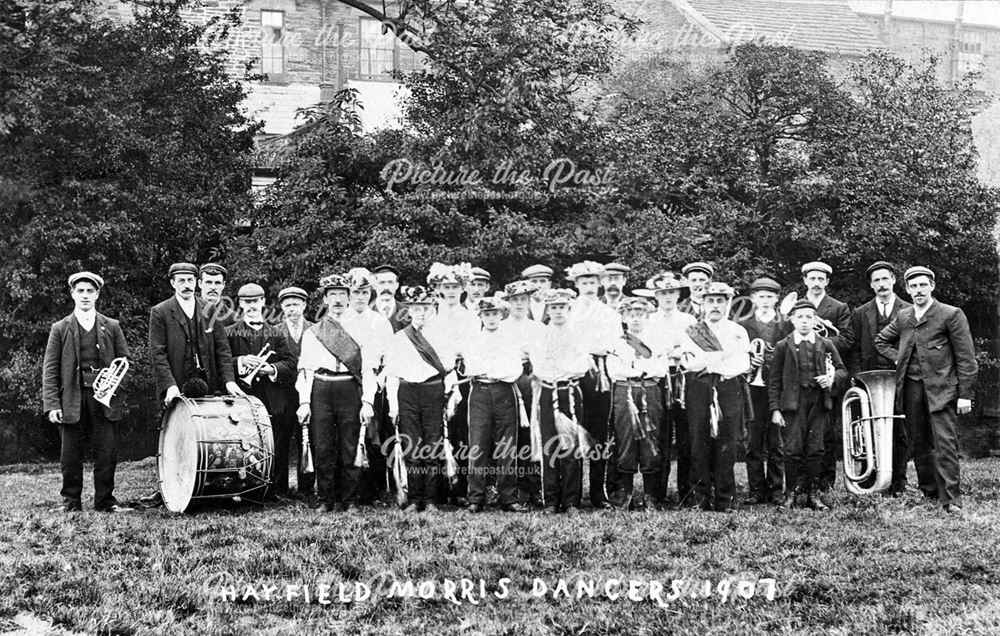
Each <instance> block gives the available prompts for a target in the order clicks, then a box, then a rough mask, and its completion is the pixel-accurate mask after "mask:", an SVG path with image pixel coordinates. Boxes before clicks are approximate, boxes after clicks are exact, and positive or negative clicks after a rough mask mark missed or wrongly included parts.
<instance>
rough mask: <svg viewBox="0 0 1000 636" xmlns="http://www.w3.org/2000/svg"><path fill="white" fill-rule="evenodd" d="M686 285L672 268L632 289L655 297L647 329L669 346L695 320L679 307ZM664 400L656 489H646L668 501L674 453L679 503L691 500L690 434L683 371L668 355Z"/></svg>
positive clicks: (656, 496) (684, 296)
mask: <svg viewBox="0 0 1000 636" xmlns="http://www.w3.org/2000/svg"><path fill="white" fill-rule="evenodd" d="M688 293H689V291H688V285H687V283H686V282H685V281H683V280H681V279H679V278H677V276H676V275H675V274H674V273H673V272H666V271H664V272H660V273H659V274H656V275H655V276H653V277H652V278H650V279H649V280H647V281H646V286H645V287H644V288H642V289H637V290H635V294H636V296H641V297H644V298H653V299H655V300H656V304H657V309H656V312H655V313H654V314H653V315H652V316H650V318H649V324H648V325H647V326H646V330H647V331H649V332H652V333H657V334H661V335H662V336H663V337H664V338H665V339H666V341H667V342H668V343H669V345H668V347H667V348H668V350H669V351H673V348H674V346H676V345H678V344H680V342H681V340H682V339H683V336H684V331H685V330H686V329H687V328H688V327H690V326H691V325H693V324H695V323H696V322H698V319H697V318H695V317H694V315H693V314H690V313H688V312H686V311H681V310H680V309H679V308H678V302H679V301H681V300H683V299H684V298H686V297H687V295H688ZM660 387H661V390H662V393H663V401H664V419H663V426H662V428H661V438H660V449H661V450H662V451H663V461H662V462H661V463H660V474H659V476H658V478H657V481H656V487H655V489H654V490H653V491H652V492H651V493H649V494H650V495H651V496H652V497H653V499H654V500H655V501H656V502H657V503H660V504H666V503H667V502H668V497H667V490H668V486H667V485H668V482H669V481H670V457H671V454H672V453H673V452H676V454H677V501H678V503H679V504H680V505H682V506H690V505H691V504H692V503H693V498H692V496H691V436H690V433H689V429H688V420H687V411H685V410H684V391H683V388H684V373H683V371H681V370H680V367H679V365H678V364H677V359H676V358H674V357H671V358H670V373H669V375H667V376H664V379H663V382H662V383H661V385H660Z"/></svg>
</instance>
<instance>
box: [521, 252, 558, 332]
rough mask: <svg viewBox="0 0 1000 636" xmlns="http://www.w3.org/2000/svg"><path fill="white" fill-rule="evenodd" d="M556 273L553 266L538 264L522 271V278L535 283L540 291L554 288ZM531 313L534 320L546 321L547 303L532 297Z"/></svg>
mask: <svg viewBox="0 0 1000 636" xmlns="http://www.w3.org/2000/svg"><path fill="white" fill-rule="evenodd" d="M554 274H555V272H553V271H552V268H551V267H549V266H547V265H542V264H536V265H531V266H530V267H526V268H525V269H524V271H522V272H521V278H523V279H524V280H526V281H530V282H531V283H533V284H534V285H535V289H536V290H537V291H538V292H544V291H545V290H547V289H552V276H553V275H554ZM529 315H530V316H531V318H532V319H533V320H537V321H538V322H540V323H545V322H546V319H545V318H546V317H545V303H543V302H542V301H541V300H540V299H535V298H532V299H531V310H530V312H529Z"/></svg>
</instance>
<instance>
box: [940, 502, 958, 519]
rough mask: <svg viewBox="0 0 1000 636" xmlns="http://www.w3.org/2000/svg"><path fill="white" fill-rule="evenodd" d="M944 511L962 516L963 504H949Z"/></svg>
mask: <svg viewBox="0 0 1000 636" xmlns="http://www.w3.org/2000/svg"><path fill="white" fill-rule="evenodd" d="M944 511H945V512H947V513H948V514H950V515H955V516H956V517H961V516H962V506H960V505H958V504H948V505H946V506H945V507H944Z"/></svg>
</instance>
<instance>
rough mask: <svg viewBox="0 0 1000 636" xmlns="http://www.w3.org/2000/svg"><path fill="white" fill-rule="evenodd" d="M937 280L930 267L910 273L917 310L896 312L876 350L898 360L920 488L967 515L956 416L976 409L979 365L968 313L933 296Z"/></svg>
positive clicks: (899, 401)
mask: <svg viewBox="0 0 1000 636" xmlns="http://www.w3.org/2000/svg"><path fill="white" fill-rule="evenodd" d="M934 278H935V276H934V272H932V271H931V270H930V269H928V268H927V267H921V266H917V267H911V268H910V269H908V270H906V273H905V274H903V279H904V280H905V281H906V291H907V293H908V294H909V295H910V298H911V299H912V300H913V306H912V307H907V308H905V309H902V310H900V312H899V313H898V314H896V317H895V318H893V320H892V322H890V323H889V325H888V326H887V327H886V328H885V329H883V330H882V332H881V333H879V334H878V335H877V336H876V337H875V347H876V348H877V349H878V351H879V353H881V354H882V355H883V356H885V357H887V358H889V359H890V360H895V361H896V408H897V409H901V410H902V411H903V413H904V414H905V415H906V430H907V432H908V437H909V439H910V455H911V456H912V457H913V464H914V465H915V466H916V469H917V485H918V487H919V488H920V490H921V491H922V492H923V493H924V495H925V496H926V497H929V498H932V499H933V498H936V499H938V500H939V501H940V502H941V505H942V506H944V509H945V510H946V511H947V512H949V513H955V514H961V513H962V492H961V484H960V473H959V464H958V434H957V430H956V429H957V426H958V416H959V415H964V414H966V413H969V412H971V411H972V399H973V397H974V396H975V394H976V379H977V375H978V373H979V365H978V364H977V362H976V351H975V348H974V347H973V344H972V336H971V335H970V333H969V321H968V320H966V318H965V313H963V312H962V310H961V309H959V308H958V307H953V306H951V305H946V304H944V303H942V302H940V301H938V300H937V299H935V298H934V288H935V280H934Z"/></svg>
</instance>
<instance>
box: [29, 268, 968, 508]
mask: <svg viewBox="0 0 1000 636" xmlns="http://www.w3.org/2000/svg"><path fill="white" fill-rule="evenodd" d="M630 272H631V270H630V268H629V267H627V266H625V265H623V264H620V263H608V264H606V265H601V264H599V263H596V262H592V261H585V262H581V263H577V264H575V265H573V266H572V267H570V268H568V269H567V270H566V276H565V278H566V280H567V282H568V283H569V284H571V285H572V288H555V287H553V277H554V273H555V272H554V271H553V270H552V269H551V268H549V267H547V266H545V265H533V266H531V267H528V268H527V269H525V270H524V271H523V272H522V273H521V279H520V280H516V281H513V282H510V283H508V284H506V285H504V286H503V287H502V289H499V290H497V291H496V293H494V294H492V295H491V294H490V290H491V288H492V287H493V281H492V279H491V276H490V274H489V272H487V271H485V270H483V269H482V268H477V267H471V266H469V265H468V264H459V265H444V264H441V263H435V264H434V265H433V266H432V267H431V269H430V272H429V275H428V276H427V280H426V285H421V286H412V287H403V288H400V285H399V273H398V271H397V270H396V269H395V268H394V267H392V266H391V265H381V266H379V267H376V268H374V269H373V270H371V271H369V270H366V269H362V268H355V269H352V270H351V271H349V272H347V273H345V274H331V275H328V276H325V277H323V278H322V279H321V280H320V281H319V286H318V290H317V292H318V295H319V297H320V298H321V300H322V305H321V307H320V309H321V311H320V312H318V314H317V316H316V317H317V321H316V322H315V323H313V322H310V321H308V320H306V318H305V314H306V308H307V303H308V301H309V297H310V294H309V293H307V292H306V291H305V290H304V289H302V288H299V287H287V288H285V289H282V290H281V291H280V292H279V293H278V296H277V304H278V306H280V314H277V315H276V316H274V315H273V314H272V315H269V313H268V312H267V307H266V293H265V290H264V289H263V288H262V287H261V286H260V285H257V284H255V283H249V284H246V285H243V286H242V287H240V288H239V290H238V293H237V298H238V303H239V312H238V313H237V312H235V311H230V308H229V307H227V306H226V304H225V303H224V302H223V300H224V299H223V290H224V287H225V285H226V282H227V278H228V272H227V271H226V269H225V267H223V266H222V265H219V264H217V263H208V264H205V265H202V266H201V267H196V266H195V265H193V264H190V263H176V264H174V265H172V266H171V267H170V268H169V271H168V272H167V276H168V279H169V282H170V285H171V287H172V288H173V290H174V295H173V296H172V297H171V298H169V299H168V300H166V301H164V302H162V303H160V304H158V305H156V306H155V307H153V308H152V310H151V312H150V320H149V359H150V365H151V369H152V373H153V374H154V376H155V381H156V390H157V392H158V395H159V398H160V399H162V400H163V402H164V405H165V408H168V409H169V408H171V405H172V404H173V403H174V402H175V401H176V400H177V399H178V398H180V397H181V396H186V397H189V398H198V397H202V396H205V395H212V394H220V393H222V394H230V395H245V394H250V395H253V396H255V397H257V398H258V399H260V401H261V402H262V403H263V404H264V406H265V407H266V409H267V412H268V414H269V416H270V420H271V424H272V429H271V430H272V433H273V443H274V444H273V446H274V453H275V461H274V464H273V472H272V475H271V486H270V489H269V490H270V492H271V493H272V495H273V496H276V497H279V498H284V497H302V498H306V499H308V500H309V501H310V502H311V503H312V506H313V507H315V508H317V509H319V510H320V511H321V512H330V511H335V510H337V511H339V510H343V511H348V512H350V511H354V510H356V509H357V507H358V505H360V504H366V503H371V502H376V501H392V500H393V495H394V494H395V495H400V494H401V495H402V496H398V497H395V499H396V501H402V502H403V503H402V506H403V508H404V509H405V510H406V511H407V512H419V511H421V510H425V511H429V510H435V509H438V506H440V505H441V504H445V503H451V504H455V505H458V506H462V507H464V508H465V509H466V510H467V511H469V512H471V513H477V512H481V511H483V510H484V509H486V508H487V507H488V506H489V505H498V506H499V507H500V508H501V509H503V510H506V511H510V512H526V511H529V510H531V509H532V508H541V509H542V510H543V511H544V512H546V513H552V514H554V513H560V512H562V513H567V514H576V513H578V511H579V510H580V508H581V505H582V498H583V482H584V478H583V477H584V473H585V472H586V473H587V474H588V479H587V481H588V482H589V488H588V497H589V502H590V504H591V506H593V507H594V508H595V509H609V508H612V507H613V505H617V506H620V507H623V508H627V509H629V510H646V509H648V508H649V507H651V506H652V505H654V504H656V505H671V504H676V505H680V506H693V507H701V508H704V509H709V510H716V511H720V512H731V511H733V510H735V509H736V507H737V505H738V502H737V500H736V480H735V463H736V460H737V448H738V446H739V445H740V444H741V443H743V444H745V450H746V470H747V481H748V488H749V492H748V495H747V497H746V498H745V499H744V500H743V504H749V505H753V504H767V503H770V504H774V505H778V506H782V507H785V506H787V507H807V508H812V509H816V510H825V509H827V507H828V506H829V504H830V502H829V500H828V499H829V498H826V497H824V494H823V493H825V492H828V491H830V489H832V488H833V485H834V477H835V475H836V461H837V457H838V455H839V454H841V452H842V450H841V449H842V446H841V444H842V440H841V439H840V437H841V435H840V423H839V417H840V416H839V400H840V397H841V396H842V395H843V393H844V391H845V390H846V388H847V387H848V386H850V384H851V382H850V378H851V377H852V375H854V374H856V373H858V372H860V371H867V370H874V369H892V370H894V372H895V378H896V393H897V395H896V412H897V413H898V414H900V415H905V418H900V419H897V420H896V425H895V429H894V431H893V466H892V483H891V486H890V488H889V490H888V492H887V493H886V494H888V495H898V494H900V493H902V492H903V491H904V490H905V488H906V467H907V463H908V461H909V460H910V459H911V458H912V459H913V461H914V464H915V466H916V469H917V477H918V484H917V485H918V487H919V489H920V491H922V493H923V495H925V496H926V497H928V498H934V499H937V500H939V501H940V503H941V505H943V506H944V509H945V510H947V511H949V512H953V513H960V512H961V504H962V502H961V492H960V474H959V462H958V441H957V433H956V428H957V415H958V414H961V413H965V412H968V411H969V410H970V409H971V400H972V398H973V395H974V392H975V383H976V374H977V365H976V360H975V352H974V350H973V344H972V340H971V336H970V333H969V327H968V322H967V320H966V318H965V315H964V314H963V313H962V311H961V310H960V309H958V308H955V307H952V306H949V305H946V304H944V303H941V302H940V301H938V300H936V299H934V297H933V293H934V289H935V275H934V272H932V271H931V270H930V269H928V268H926V267H920V266H917V267H911V268H909V269H907V270H906V271H905V273H904V274H903V284H904V285H905V289H906V291H907V293H908V294H909V296H910V297H911V299H912V300H913V304H912V305H911V304H910V303H908V302H906V301H904V300H903V299H902V298H900V297H899V296H897V295H896V293H895V289H896V275H897V272H896V269H895V267H894V266H893V265H891V264H889V263H886V262H883V261H880V262H876V263H874V264H872V265H871V267H869V268H868V270H867V276H868V283H869V284H870V286H871V289H872V290H873V292H874V293H875V297H874V298H873V299H872V300H871V301H869V302H867V303H865V304H863V305H861V306H860V307H858V308H856V309H854V311H851V310H850V308H849V307H848V306H847V305H846V304H845V303H842V302H840V301H838V300H836V299H834V298H832V297H830V296H829V295H827V294H826V287H827V285H828V283H829V281H830V277H831V276H832V274H833V270H832V268H831V267H830V266H829V265H827V264H825V263H822V262H812V263H807V264H805V265H803V266H802V276H803V279H802V282H803V284H804V287H805V289H806V293H805V294H804V296H803V297H802V298H801V299H799V300H797V302H795V303H794V304H793V305H792V306H791V307H784V308H780V309H782V310H783V311H784V313H782V311H779V302H778V301H779V298H780V297H781V292H782V287H781V285H780V284H779V283H778V282H777V281H775V280H774V279H772V278H767V277H764V278H759V279H757V280H755V281H754V282H753V283H752V285H751V286H750V289H749V291H750V298H751V299H752V301H753V302H752V311H751V312H748V314H747V315H745V316H737V317H736V318H737V320H733V319H732V317H731V310H732V300H733V298H734V296H735V291H734V289H733V288H732V287H730V286H729V285H728V284H726V283H724V282H720V281H719V280H717V276H716V272H715V269H714V267H713V266H712V265H711V264H710V263H705V262H696V263H690V264H687V265H685V266H684V267H683V268H682V269H681V271H680V275H678V274H675V273H673V272H669V271H664V272H661V273H659V274H657V275H655V276H653V277H652V278H650V279H648V280H647V281H645V283H644V284H642V285H640V286H638V287H636V288H634V289H632V290H631V293H630V294H626V293H625V292H626V289H627V288H628V281H629V275H630ZM103 286H104V280H103V279H102V278H101V277H100V276H99V275H97V274H94V273H91V272H79V273H76V274H73V275H72V276H70V277H69V287H70V292H71V295H72V298H73V301H74V303H75V309H74V311H73V313H72V314H70V315H69V316H67V317H66V318H64V319H62V320H60V321H59V322H56V323H55V324H54V325H53V326H52V330H51V333H50V337H49V342H48V346H47V348H46V352H45V361H44V365H43V399H44V404H43V408H44V411H45V413H46V415H47V417H48V419H49V420H50V421H52V422H53V423H56V424H58V425H59V428H60V433H61V439H62V451H61V464H62V473H63V487H62V492H61V495H62V499H63V503H62V505H61V506H60V508H59V509H60V510H65V511H72V510H80V509H81V501H80V500H81V492H82V481H83V480H82V458H83V451H84V448H85V445H86V442H87V440H88V439H89V440H90V441H91V443H92V446H93V448H94V449H95V457H96V462H95V467H94V481H95V501H94V506H95V509H97V510H105V511H111V512H126V511H129V510H131V508H129V507H126V506H123V505H121V504H120V503H119V502H118V501H117V500H116V499H115V497H114V495H113V489H114V472H115V442H114V427H113V423H114V422H115V421H117V420H118V419H120V418H121V415H122V408H121V405H122V394H123V393H124V391H122V390H119V391H117V392H116V393H115V395H114V396H113V397H112V398H111V400H110V403H109V405H104V404H102V403H98V402H97V401H96V400H95V398H94V390H93V385H94V378H95V375H96V373H97V370H98V369H101V368H105V367H108V365H109V364H111V361H112V360H113V359H115V358H118V357H126V358H127V357H128V356H129V351H128V346H127V344H126V342H125V339H124V337H123V336H122V331H121V328H120V326H119V324H118V322H117V321H115V320H113V319H111V318H108V317H106V316H104V315H103V314H100V313H98V312H97V311H96V302H97V299H98V297H99V295H100V292H101V289H102V287H103ZM199 290H200V294H199ZM265 351H266V352H267V354H266V355H265V354H264V352H265ZM251 371H255V372H254V373H251ZM251 376H252V379H251V381H249V382H247V378H248V377H251ZM303 435H305V436H306V443H307V444H309V445H310V448H311V451H312V456H313V458H314V460H315V470H314V471H313V472H307V471H306V470H305V468H306V467H305V466H303V465H302V463H301V462H299V466H298V470H297V473H298V474H297V482H296V488H295V489H292V488H290V483H289V472H290V458H291V457H293V456H294V457H297V456H298V453H296V452H295V451H293V450H292V449H293V448H296V449H297V448H299V447H300V445H301V444H302V441H303V438H302V436H303ZM359 446H360V447H362V448H364V449H366V453H367V457H368V458H369V459H370V464H369V466H368V467H367V468H362V467H359V466H357V465H356V463H357V462H356V461H355V458H356V453H357V451H358V448H359ZM394 453H399V454H400V455H401V457H402V462H403V464H404V465H405V489H404V484H402V483H399V482H400V481H402V480H401V479H397V477H399V476H400V475H399V474H398V473H395V474H394V471H393V470H392V468H391V467H390V465H389V464H390V462H389V461H388V458H390V457H393V456H394ZM672 457H676V472H675V484H676V486H675V488H676V490H675V492H676V495H672V494H671V493H670V489H669V487H668V483H669V477H670V473H671V458H672ZM585 469H586V470H585ZM638 475H641V479H642V488H641V489H637V488H636V484H635V482H636V480H637V477H638ZM394 491H396V492H395V493H394ZM400 491H402V492H400ZM494 491H495V494H494ZM491 495H492V496H491ZM675 497H676V498H675Z"/></svg>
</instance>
